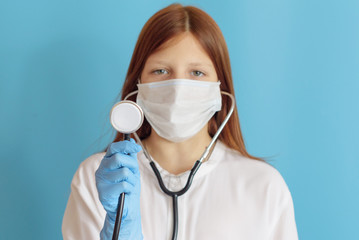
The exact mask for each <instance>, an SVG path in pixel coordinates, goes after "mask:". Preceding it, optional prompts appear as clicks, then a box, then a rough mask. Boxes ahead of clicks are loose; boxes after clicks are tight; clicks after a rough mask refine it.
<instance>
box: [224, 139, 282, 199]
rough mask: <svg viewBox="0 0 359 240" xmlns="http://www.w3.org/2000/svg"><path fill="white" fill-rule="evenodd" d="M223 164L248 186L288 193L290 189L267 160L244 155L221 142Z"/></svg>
mask: <svg viewBox="0 0 359 240" xmlns="http://www.w3.org/2000/svg"><path fill="white" fill-rule="evenodd" d="M221 148H222V150H223V158H222V161H221V162H222V165H223V167H224V168H225V169H228V171H229V173H230V174H231V175H233V177H235V178H236V179H237V180H238V181H241V182H244V183H245V184H246V185H247V186H248V187H253V188H257V189H263V190H266V191H271V192H277V193H282V194H288V193H289V189H288V187H287V184H286V183H285V180H284V178H283V177H282V175H281V174H280V173H279V171H278V170H277V169H276V168H275V167H273V166H272V165H270V164H269V163H267V162H264V161H260V160H254V159H251V158H248V157H245V156H243V155H242V154H241V153H239V152H238V151H236V150H234V149H231V148H229V147H227V146H226V145H225V144H224V143H221Z"/></svg>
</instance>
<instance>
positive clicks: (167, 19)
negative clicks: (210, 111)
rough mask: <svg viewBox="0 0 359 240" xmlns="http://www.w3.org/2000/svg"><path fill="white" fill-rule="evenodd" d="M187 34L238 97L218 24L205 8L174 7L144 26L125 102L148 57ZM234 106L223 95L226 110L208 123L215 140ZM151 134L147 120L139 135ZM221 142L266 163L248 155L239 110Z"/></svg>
mask: <svg viewBox="0 0 359 240" xmlns="http://www.w3.org/2000/svg"><path fill="white" fill-rule="evenodd" d="M184 32H190V33H192V34H193V36H194V37H195V38H196V39H197V40H198V41H199V42H200V44H201V45H202V47H203V48H204V50H205V51H206V52H207V54H208V56H209V57H210V59H211V60H212V62H213V65H214V67H215V70H216V72H217V76H218V79H220V81H221V85H220V86H221V90H222V91H226V92H229V93H231V94H233V95H234V88H233V81H232V72H231V65H230V60H229V54H228V50H227V45H226V42H225V40H224V37H223V35H222V32H221V30H220V29H219V27H218V25H217V24H216V22H215V21H214V20H213V19H212V18H211V17H210V16H209V15H208V14H207V13H205V12H204V11H202V10H201V9H198V8H196V7H193V6H182V5H181V4H172V5H169V6H168V7H166V8H164V9H161V10H160V11H158V12H157V13H155V14H154V15H153V16H152V17H151V18H150V19H149V20H148V21H147V22H146V24H145V25H144V27H143V29H142V31H141V33H140V35H139V37H138V40H137V43H136V46H135V49H134V52H133V55H132V59H131V62H130V65H129V68H128V71H127V76H126V80H125V82H124V85H123V88H122V94H121V99H124V97H125V96H126V95H127V94H129V93H130V92H132V91H135V90H137V85H136V84H137V81H138V79H139V77H140V76H141V72H142V70H143V68H144V66H145V63H146V60H147V58H148V57H149V56H150V55H151V54H152V53H153V52H154V51H156V50H157V49H158V48H159V47H160V46H161V45H162V44H164V43H165V42H167V41H168V40H170V39H173V38H174V37H176V36H177V35H179V34H181V33H184ZM129 99H131V100H133V101H135V100H136V99H135V96H132V97H130V98H129ZM230 105H231V100H230V98H229V97H226V96H223V95H222V110H221V111H219V112H217V113H216V114H215V115H214V116H213V117H212V119H211V120H210V121H209V124H208V132H209V134H210V135H211V137H213V135H214V134H215V133H216V131H217V129H218V127H219V126H220V124H221V123H222V121H223V120H224V118H225V117H226V115H227V113H228V111H229V108H230ZM150 133H151V126H150V125H149V123H148V122H147V121H146V120H145V121H144V123H143V125H142V127H141V128H140V129H139V130H138V131H137V134H138V136H139V137H140V138H141V139H145V138H146V137H148V136H149V135H150ZM132 137H133V136H132ZM122 139H123V134H122V133H119V132H117V135H116V137H115V139H114V142H117V141H121V140H122ZM219 140H221V141H222V142H223V143H224V144H226V145H227V146H228V147H230V148H232V149H235V150H237V151H238V152H240V153H241V154H242V155H243V156H245V157H248V158H251V159H255V160H261V161H263V159H261V158H258V157H254V156H251V155H250V154H249V153H248V152H247V150H246V148H245V145H244V141H243V137H242V133H241V128H240V124H239V118H238V112H237V108H236V107H235V109H234V112H233V114H232V116H231V117H230V119H229V121H228V122H227V124H226V126H225V127H224V128H223V131H222V132H221V134H220V135H219Z"/></svg>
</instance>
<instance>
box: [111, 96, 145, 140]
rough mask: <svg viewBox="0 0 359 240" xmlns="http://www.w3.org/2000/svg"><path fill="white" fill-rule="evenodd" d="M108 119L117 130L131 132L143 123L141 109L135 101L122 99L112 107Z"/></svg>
mask: <svg viewBox="0 0 359 240" xmlns="http://www.w3.org/2000/svg"><path fill="white" fill-rule="evenodd" d="M110 121H111V124H112V126H113V127H114V128H115V129H116V130H117V131H118V132H121V133H125V134H129V133H133V132H136V131H137V130H138V129H139V128H140V127H141V125H142V123H143V111H142V109H141V107H140V106H138V105H137V103H135V102H133V101H129V100H123V101H121V102H118V103H116V104H115V105H114V106H113V107H112V110H111V116H110Z"/></svg>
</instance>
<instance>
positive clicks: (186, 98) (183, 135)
mask: <svg viewBox="0 0 359 240" xmlns="http://www.w3.org/2000/svg"><path fill="white" fill-rule="evenodd" d="M219 85H220V82H219V81H218V82H208V81H199V80H189V79H172V80H166V81H159V82H152V83H143V84H137V87H138V94H137V100H136V101H137V104H138V105H139V106H140V107H141V108H142V110H143V112H144V114H145V117H146V119H147V121H148V122H149V123H150V125H151V126H152V128H153V129H154V130H155V131H156V133H157V134H158V135H159V136H161V137H163V138H165V139H167V140H169V141H171V142H182V141H185V140H187V139H189V138H191V137H193V136H194V135H196V134H197V133H198V132H199V131H200V130H201V129H202V128H203V127H204V126H205V125H206V123H207V122H208V121H209V120H210V119H211V117H212V116H213V115H214V114H215V113H216V112H217V111H220V110H221V107H222V97H221V91H220V88H219Z"/></svg>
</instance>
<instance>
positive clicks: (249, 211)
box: [62, 141, 298, 240]
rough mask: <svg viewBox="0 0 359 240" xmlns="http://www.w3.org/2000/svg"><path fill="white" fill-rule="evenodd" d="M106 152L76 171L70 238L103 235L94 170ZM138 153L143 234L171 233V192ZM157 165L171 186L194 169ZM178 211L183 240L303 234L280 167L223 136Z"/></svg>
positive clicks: (154, 239) (286, 238)
mask: <svg viewBox="0 0 359 240" xmlns="http://www.w3.org/2000/svg"><path fill="white" fill-rule="evenodd" d="M104 154H105V153H97V154H94V155H92V156H90V157H89V158H87V159H86V160H85V161H84V162H82V163H81V165H80V167H79V168H78V170H77V172H76V173H75V176H74V178H73V180H72V183H71V194H70V197H69V200H68V203H67V207H66V211H65V215H64V218H63V224H62V234H63V238H64V239H65V240H68V239H76V240H79V239H87V240H90V239H99V236H100V231H101V229H102V227H103V223H104V219H105V215H106V212H105V210H104V209H103V207H102V205H101V203H100V201H99V199H98V193H97V189H96V184H95V171H96V170H97V168H98V166H99V164H100V162H101V160H102V158H103V156H104ZM137 158H138V162H139V168H140V174H141V220H142V232H143V236H144V239H145V240H162V239H163V240H168V239H171V236H172V224H173V215H172V198H171V197H170V196H167V195H166V194H165V193H163V192H162V190H161V189H160V187H159V184H158V181H157V178H156V176H155V174H154V172H153V170H152V168H151V167H150V165H149V161H148V160H147V158H146V157H145V156H144V154H143V152H142V151H141V152H139V153H138V155H137ZM156 166H157V167H158V169H159V171H160V173H161V176H162V178H163V182H164V184H165V185H166V187H168V188H169V189H170V190H179V189H182V187H183V186H184V185H185V184H186V182H187V177H188V175H189V171H187V172H185V173H183V174H180V175H173V174H170V173H168V172H167V171H166V170H164V169H162V168H161V167H160V166H159V164H157V163H156ZM178 214H179V222H178V224H179V225H178V240H192V239H196V240H197V239H199V240H202V239H203V240H211V239H213V240H218V239H243V240H267V239H268V240H296V239H298V235H297V228H296V223H295V218H294V208H293V202H292V197H291V194H290V192H289V190H288V187H287V185H286V183H285V181H284V180H283V178H282V176H281V175H280V173H279V172H278V171H277V170H276V169H275V168H274V167H272V166H270V165H269V164H267V163H265V162H261V161H257V160H252V159H249V158H246V157H243V156H242V155H241V154H240V153H239V152H237V151H235V150H232V149H230V148H228V147H227V146H226V145H225V144H223V143H222V142H220V141H217V144H216V146H215V148H214V150H213V152H212V155H211V156H210V158H209V159H208V161H206V162H204V163H202V166H201V167H200V168H199V170H198V172H197V173H196V175H195V177H194V179H193V183H192V186H191V187H190V189H189V190H188V191H187V192H186V193H185V194H184V195H182V196H180V197H178Z"/></svg>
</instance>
